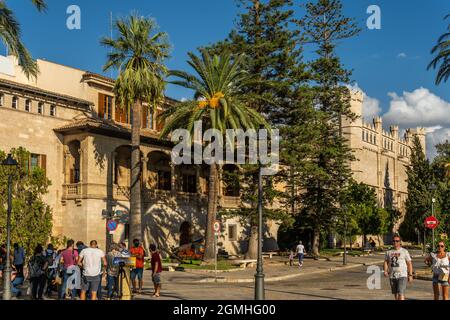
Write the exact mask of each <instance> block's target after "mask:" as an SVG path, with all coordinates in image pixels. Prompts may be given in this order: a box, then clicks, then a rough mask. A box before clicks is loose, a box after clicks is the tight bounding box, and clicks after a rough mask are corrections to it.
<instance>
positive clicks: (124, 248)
mask: <svg viewBox="0 0 450 320" xmlns="http://www.w3.org/2000/svg"><path fill="white" fill-rule="evenodd" d="M119 252H120V254H121V255H122V257H130V251H129V250H128V249H127V244H126V243H125V242H121V243H120V244H119Z"/></svg>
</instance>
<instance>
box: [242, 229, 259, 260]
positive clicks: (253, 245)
mask: <svg viewBox="0 0 450 320" xmlns="http://www.w3.org/2000/svg"><path fill="white" fill-rule="evenodd" d="M257 257H258V226H253V225H252V226H251V228H250V239H249V240H248V249H247V253H246V254H245V259H253V260H254V259H256V258H257Z"/></svg>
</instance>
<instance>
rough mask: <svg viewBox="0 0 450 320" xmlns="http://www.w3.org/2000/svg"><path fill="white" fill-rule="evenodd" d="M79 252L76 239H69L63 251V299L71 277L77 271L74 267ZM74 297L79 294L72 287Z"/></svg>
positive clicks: (61, 294) (61, 289)
mask: <svg viewBox="0 0 450 320" xmlns="http://www.w3.org/2000/svg"><path fill="white" fill-rule="evenodd" d="M77 261H78V252H77V250H75V248H74V241H73V240H68V241H67V247H66V250H64V251H63V252H62V253H61V258H60V265H61V267H62V273H63V280H62V284H61V286H60V290H59V299H60V300H63V299H65V297H66V291H67V290H66V289H67V283H68V279H69V277H71V276H73V275H74V273H75V270H74V267H75V266H76V265H77ZM71 293H72V299H75V297H76V296H77V290H76V289H74V288H73V289H72V290H71Z"/></svg>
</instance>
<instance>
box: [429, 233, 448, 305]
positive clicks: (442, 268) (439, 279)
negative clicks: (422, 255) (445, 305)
mask: <svg viewBox="0 0 450 320" xmlns="http://www.w3.org/2000/svg"><path fill="white" fill-rule="evenodd" d="M449 255H450V253H448V252H446V250H445V243H444V241H439V243H438V252H437V253H433V252H431V253H430V254H428V256H427V257H426V259H425V263H426V264H427V265H428V266H430V265H431V266H432V270H433V292H434V300H439V298H440V292H439V291H441V292H442V300H448V286H449V264H450V261H449ZM439 288H440V289H441V290H439Z"/></svg>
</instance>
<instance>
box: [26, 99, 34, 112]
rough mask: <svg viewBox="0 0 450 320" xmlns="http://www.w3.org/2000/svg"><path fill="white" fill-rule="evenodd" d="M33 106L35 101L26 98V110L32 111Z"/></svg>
mask: <svg viewBox="0 0 450 320" xmlns="http://www.w3.org/2000/svg"><path fill="white" fill-rule="evenodd" d="M32 107H33V102H32V101H31V99H26V100H25V111H26V112H31V108H32Z"/></svg>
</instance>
